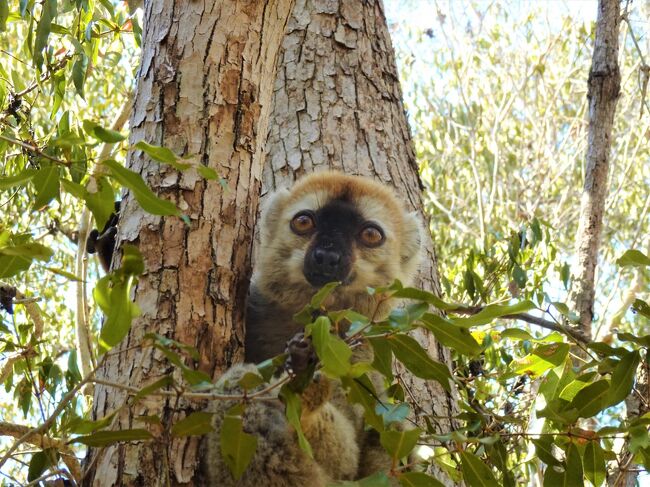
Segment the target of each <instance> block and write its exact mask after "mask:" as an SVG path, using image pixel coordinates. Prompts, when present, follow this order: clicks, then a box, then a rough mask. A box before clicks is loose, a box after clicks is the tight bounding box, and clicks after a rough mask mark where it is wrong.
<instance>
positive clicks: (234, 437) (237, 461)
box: [219, 404, 257, 480]
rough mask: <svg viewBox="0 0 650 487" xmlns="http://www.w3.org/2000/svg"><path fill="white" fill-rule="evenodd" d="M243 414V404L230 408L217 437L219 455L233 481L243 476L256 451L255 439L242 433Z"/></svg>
mask: <svg viewBox="0 0 650 487" xmlns="http://www.w3.org/2000/svg"><path fill="white" fill-rule="evenodd" d="M243 412H244V405H243V404H237V405H235V406H233V407H232V408H230V409H229V410H228V411H227V412H226V414H225V416H224V418H223V423H222V425H221V432H220V435H219V440H220V444H221V455H222V456H223V460H224V461H225V462H226V465H228V469H230V473H231V474H232V476H233V477H234V478H235V480H238V479H240V478H241V476H242V475H243V474H244V471H245V470H246V467H248V464H249V463H250V462H251V460H252V459H253V455H255V450H256V449H257V437H255V436H253V435H251V434H248V433H245V432H244V428H243V426H242V413H243Z"/></svg>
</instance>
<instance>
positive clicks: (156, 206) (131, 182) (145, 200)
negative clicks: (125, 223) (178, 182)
mask: <svg viewBox="0 0 650 487" xmlns="http://www.w3.org/2000/svg"><path fill="white" fill-rule="evenodd" d="M103 164H104V165H105V166H106V167H108V168H109V169H110V171H111V172H110V175H111V177H112V178H113V179H115V180H116V181H117V182H118V183H120V184H121V185H122V186H125V187H127V188H129V189H130V190H131V191H132V192H133V195H134V196H135V199H136V200H138V203H140V206H142V208H143V209H144V210H145V211H146V212H148V213H151V214H152V215H176V216H178V215H180V211H179V210H178V208H176V205H175V204H174V203H172V202H171V201H167V200H164V199H162V198H159V197H158V196H156V195H155V194H154V193H153V192H152V191H151V190H150V189H149V187H148V186H147V185H146V184H145V182H144V180H143V179H142V177H141V176H140V175H139V174H138V173H136V172H134V171H131V170H130V169H127V168H125V167H123V166H121V165H120V164H119V163H117V162H115V161H113V160H107V161H104V162H103Z"/></svg>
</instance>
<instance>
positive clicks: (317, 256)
mask: <svg viewBox="0 0 650 487" xmlns="http://www.w3.org/2000/svg"><path fill="white" fill-rule="evenodd" d="M314 260H315V261H316V264H318V265H319V266H322V267H324V268H325V269H328V268H329V269H334V268H336V267H337V266H338V265H339V262H341V254H340V253H338V252H337V251H335V250H325V249H323V248H317V249H316V250H314Z"/></svg>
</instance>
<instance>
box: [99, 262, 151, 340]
mask: <svg viewBox="0 0 650 487" xmlns="http://www.w3.org/2000/svg"><path fill="white" fill-rule="evenodd" d="M110 279H111V275H110V274H109V275H107V276H104V277H102V278H101V279H100V280H99V281H97V285H96V286H95V289H94V290H93V297H94V298H95V301H96V302H97V304H98V305H99V307H100V308H101V309H102V311H103V312H104V314H105V315H106V320H105V321H104V324H103V326H102V331H101V334H100V337H99V339H100V343H101V344H102V346H103V347H104V348H106V349H110V348H112V347H114V346H115V345H117V344H118V343H119V342H120V341H122V339H123V338H124V337H125V336H126V335H127V333H128V332H129V330H130V329H131V322H132V321H133V318H135V317H136V316H138V315H139V314H140V308H138V306H137V305H136V304H135V303H133V302H131V298H130V295H129V294H130V288H131V285H130V284H131V283H130V281H131V280H130V279H125V280H120V281H118V282H114V283H113V285H112V286H110V285H109V284H110V282H111V281H110Z"/></svg>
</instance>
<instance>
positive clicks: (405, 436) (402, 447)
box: [379, 428, 422, 461]
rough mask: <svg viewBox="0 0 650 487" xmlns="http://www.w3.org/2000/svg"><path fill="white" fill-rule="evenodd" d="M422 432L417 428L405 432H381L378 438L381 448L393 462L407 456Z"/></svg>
mask: <svg viewBox="0 0 650 487" xmlns="http://www.w3.org/2000/svg"><path fill="white" fill-rule="evenodd" d="M420 433H422V431H421V430H420V429H419V428H415V429H412V430H406V431H388V430H387V431H382V432H381V433H380V436H379V441H380V443H381V446H383V447H384V449H385V450H386V451H387V452H388V454H389V455H390V456H391V458H392V459H393V460H395V461H397V460H399V459H400V458H404V457H406V456H408V454H409V453H411V451H413V448H415V445H416V444H417V442H418V440H419V439H420Z"/></svg>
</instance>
